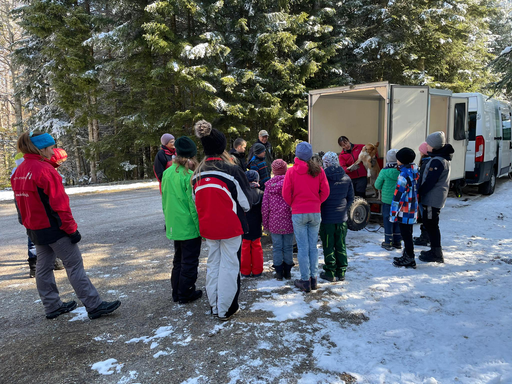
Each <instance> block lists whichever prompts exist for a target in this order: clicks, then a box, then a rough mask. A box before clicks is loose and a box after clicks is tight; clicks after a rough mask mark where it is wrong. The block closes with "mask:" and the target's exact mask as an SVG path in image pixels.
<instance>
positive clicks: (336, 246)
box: [320, 152, 354, 282]
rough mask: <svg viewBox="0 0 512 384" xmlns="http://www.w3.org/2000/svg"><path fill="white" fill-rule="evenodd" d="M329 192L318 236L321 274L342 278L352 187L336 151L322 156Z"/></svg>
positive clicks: (331, 277)
mask: <svg viewBox="0 0 512 384" xmlns="http://www.w3.org/2000/svg"><path fill="white" fill-rule="evenodd" d="M322 162H323V165H324V170H325V175H326V176H327V181H328V182H329V188H330V194H329V197H328V198H327V200H325V201H324V202H323V203H322V206H321V210H322V223H321V224H320V238H321V239H322V247H323V249H324V262H325V264H324V271H323V272H322V273H320V278H322V279H324V280H327V281H331V282H334V281H343V280H345V272H346V270H347V265H348V259H347V247H346V245H345V238H346V237H347V220H348V215H347V209H348V207H350V205H352V203H353V202H354V187H353V186H352V181H351V180H350V177H348V175H347V174H346V173H345V171H344V170H343V168H342V167H341V166H340V162H339V159H338V155H336V154H335V153H334V152H327V153H326V154H325V155H324V156H323V157H322Z"/></svg>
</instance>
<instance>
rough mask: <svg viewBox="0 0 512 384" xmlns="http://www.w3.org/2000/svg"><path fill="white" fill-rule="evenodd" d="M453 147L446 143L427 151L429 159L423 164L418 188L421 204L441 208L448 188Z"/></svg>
mask: <svg viewBox="0 0 512 384" xmlns="http://www.w3.org/2000/svg"><path fill="white" fill-rule="evenodd" d="M453 152H455V151H454V149H453V147H452V146H451V144H446V145H445V146H443V147H442V148H440V149H434V150H433V151H432V152H429V155H430V156H431V159H430V161H429V162H428V163H427V164H426V165H425V170H424V172H423V178H422V179H421V186H420V188H419V193H420V200H421V204H422V205H426V206H428V207H434V208H439V209H442V208H444V204H445V202H446V198H447V197H448V190H449V189H450V161H451V160H452V157H453Z"/></svg>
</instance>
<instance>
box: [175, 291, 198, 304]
mask: <svg viewBox="0 0 512 384" xmlns="http://www.w3.org/2000/svg"><path fill="white" fill-rule="evenodd" d="M202 296H203V291H201V290H200V289H198V290H197V291H195V292H194V293H193V294H191V295H190V296H189V297H187V298H185V299H180V300H179V301H178V302H179V303H180V304H187V303H191V302H193V301H196V300H197V299H200V298H201V297H202Z"/></svg>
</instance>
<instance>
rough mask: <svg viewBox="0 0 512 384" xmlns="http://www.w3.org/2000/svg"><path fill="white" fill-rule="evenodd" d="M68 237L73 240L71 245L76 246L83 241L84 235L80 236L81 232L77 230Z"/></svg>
mask: <svg viewBox="0 0 512 384" xmlns="http://www.w3.org/2000/svg"><path fill="white" fill-rule="evenodd" d="M68 236H69V238H70V239H71V244H76V243H78V242H79V241H80V240H82V235H80V232H78V230H76V231H75V232H73V233H72V234H71V235H68Z"/></svg>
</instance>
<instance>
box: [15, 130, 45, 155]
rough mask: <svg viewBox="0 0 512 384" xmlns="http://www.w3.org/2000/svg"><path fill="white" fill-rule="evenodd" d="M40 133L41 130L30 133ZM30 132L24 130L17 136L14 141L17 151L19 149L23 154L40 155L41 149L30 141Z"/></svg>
mask: <svg viewBox="0 0 512 384" xmlns="http://www.w3.org/2000/svg"><path fill="white" fill-rule="evenodd" d="M39 135H42V133H41V132H34V133H32V137H35V136H39ZM30 137H31V136H30V134H29V133H28V132H24V133H22V134H21V136H20V137H19V138H18V142H17V143H16V146H17V147H18V151H20V152H21V153H23V154H27V153H31V154H33V155H41V156H43V154H42V153H41V150H40V149H39V148H37V147H36V146H35V145H34V143H32V140H30Z"/></svg>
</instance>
